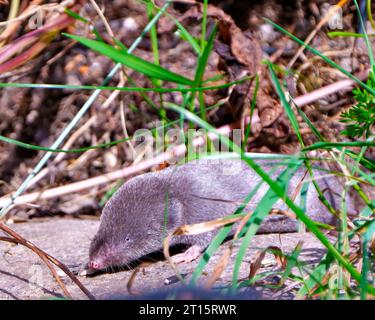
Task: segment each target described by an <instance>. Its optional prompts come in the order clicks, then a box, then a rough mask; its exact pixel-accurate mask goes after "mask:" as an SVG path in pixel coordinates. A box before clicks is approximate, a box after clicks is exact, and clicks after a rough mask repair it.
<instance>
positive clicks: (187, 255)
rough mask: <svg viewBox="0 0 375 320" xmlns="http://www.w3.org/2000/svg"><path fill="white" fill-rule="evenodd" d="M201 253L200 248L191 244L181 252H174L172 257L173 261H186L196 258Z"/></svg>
mask: <svg viewBox="0 0 375 320" xmlns="http://www.w3.org/2000/svg"><path fill="white" fill-rule="evenodd" d="M201 253H202V248H201V247H200V246H198V245H193V246H191V247H190V248H189V249H187V250H186V251H185V252H183V253H179V254H176V255H174V256H173V257H172V261H173V263H176V264H178V263H187V262H192V261H194V260H196V259H197V258H198V257H199V256H200V255H201Z"/></svg>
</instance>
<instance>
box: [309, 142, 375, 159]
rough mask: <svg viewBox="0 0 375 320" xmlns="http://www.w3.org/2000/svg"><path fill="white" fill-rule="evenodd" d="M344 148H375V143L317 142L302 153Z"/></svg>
mask: <svg viewBox="0 0 375 320" xmlns="http://www.w3.org/2000/svg"><path fill="white" fill-rule="evenodd" d="M344 147H375V142H373V141H353V142H349V141H348V142H329V141H327V142H316V143H314V144H313V145H311V146H308V147H305V148H303V150H302V151H303V152H307V151H311V150H317V149H332V148H336V149H339V150H341V149H342V148H344ZM369 161H370V160H369Z"/></svg>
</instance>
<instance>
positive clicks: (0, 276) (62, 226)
mask: <svg viewBox="0 0 375 320" xmlns="http://www.w3.org/2000/svg"><path fill="white" fill-rule="evenodd" d="M98 225H99V222H98V221H92V220H79V219H76V220H73V219H57V218H56V219H55V218H53V219H49V220H47V221H41V220H36V221H33V220H32V221H31V222H28V223H23V224H14V225H11V227H12V228H13V229H14V230H15V231H17V232H18V233H20V234H21V235H22V236H23V237H25V238H26V239H28V240H29V241H31V242H33V243H34V244H36V245H37V246H39V247H40V248H41V249H43V250H45V251H46V252H47V253H49V254H51V255H52V256H54V257H55V258H57V259H59V260H60V261H62V262H63V263H65V264H66V265H67V266H68V267H69V268H71V269H72V270H78V271H81V270H83V267H84V265H85V263H87V258H88V247H89V244H90V240H91V239H92V237H93V236H94V234H95V232H96V230H97V228H98ZM0 234H1V233H0ZM300 240H303V241H304V245H303V251H302V254H301V258H302V260H304V261H306V262H308V263H316V262H318V261H319V259H320V257H321V256H322V255H323V254H324V251H325V250H324V248H323V247H322V245H321V244H320V243H319V242H318V241H317V240H316V239H315V238H314V236H313V235H311V234H309V233H307V234H297V233H294V234H281V235H277V234H269V235H257V236H255V237H254V239H253V241H252V243H251V246H250V249H249V250H248V252H247V254H246V258H245V260H244V262H243V263H242V266H241V269H240V278H245V277H246V276H247V275H248V273H249V266H250V261H251V259H252V257H254V254H255V253H256V252H257V250H259V249H262V248H267V247H268V246H278V247H280V248H281V249H282V250H283V252H285V253H290V252H291V251H292V250H293V249H294V248H295V246H296V244H297V243H298V242H299V241H300ZM227 246H228V243H226V244H224V245H223V246H222V247H221V248H220V250H219V252H218V254H216V255H215V256H214V257H213V258H212V259H211V260H212V261H210V263H209V264H208V266H207V267H206V272H205V275H203V276H202V278H201V280H200V283H201V284H202V285H203V284H204V283H205V280H207V277H209V275H210V274H211V273H212V270H213V267H214V266H215V265H216V263H217V262H218V261H219V259H221V255H222V253H223V249H224V248H225V247H227ZM0 252H1V256H0V299H55V298H59V297H62V296H63V293H62V290H61V288H60V287H59V286H58V284H57V283H56V281H55V280H54V278H53V277H52V275H51V273H50V271H49V270H48V268H47V267H46V266H45V265H44V263H43V262H42V261H41V260H40V258H39V257H38V256H37V255H36V254H35V253H33V252H32V251H30V250H29V249H27V248H25V247H23V246H20V245H13V244H9V243H6V242H0ZM236 252H238V246H235V250H234V251H233V254H232V257H231V261H230V264H229V265H228V267H227V270H225V272H224V273H223V274H222V276H221V278H220V279H219V280H218V282H217V283H216V284H215V287H223V286H228V285H230V283H231V277H232V270H233V261H234V258H235V254H236ZM266 260H267V264H266V265H265V266H264V268H263V271H264V270H272V269H275V268H276V269H277V266H276V262H275V260H274V259H273V257H272V256H271V255H269V256H268V255H267V257H266ZM196 264H197V261H195V262H192V263H188V264H181V265H178V268H179V270H180V272H181V273H182V274H186V275H187V278H189V275H191V273H192V272H193V270H194V268H195V266H196ZM132 273H133V271H120V272H115V273H110V274H100V275H97V276H94V277H86V276H79V279H80V281H81V282H82V283H83V284H84V285H85V286H86V287H87V288H88V289H89V290H90V291H91V292H92V294H93V295H94V296H95V297H96V298H98V299H109V298H112V299H113V298H124V297H129V292H128V289H127V283H128V281H129V278H130V276H131V274H132ZM166 279H171V280H172V281H171V284H169V285H166V284H165V281H166ZM174 279H175V273H174V271H173V269H172V268H171V267H170V265H169V264H168V263H167V262H166V261H158V262H155V263H152V264H150V265H149V266H146V267H142V268H140V271H139V272H138V273H137V276H136V278H135V280H134V283H133V285H132V289H133V291H134V292H136V293H141V294H145V297H150V298H156V297H161V298H163V297H165V295H166V294H164V295H162V294H159V295H158V294H156V295H155V294H153V293H150V292H166V291H167V292H169V291H170V290H171V288H176V287H179V286H180V284H179V282H178V281H173V280H174ZM63 281H64V283H65V284H66V286H67V288H68V290H69V291H70V292H71V294H72V295H73V297H74V298H76V299H85V296H84V295H83V294H82V292H81V291H80V290H79V288H78V287H77V286H76V285H75V284H74V283H73V282H72V281H71V280H70V279H69V278H68V277H63ZM202 292H203V291H202ZM274 293H275V292H273V291H272V290H270V289H264V288H262V287H260V286H258V287H255V288H254V287H252V288H248V289H246V290H244V292H243V294H242V296H241V297H243V298H247V299H267V298H271V297H272V295H273V294H274ZM194 294H195V293H193V296H194ZM277 298H278V299H291V298H293V291H286V292H285V294H282V295H280V296H278V297H277Z"/></svg>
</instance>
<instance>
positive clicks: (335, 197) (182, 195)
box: [89, 159, 364, 270]
mask: <svg viewBox="0 0 375 320" xmlns="http://www.w3.org/2000/svg"><path fill="white" fill-rule="evenodd" d="M256 162H257V164H258V165H259V166H261V167H262V169H263V170H265V171H266V172H268V173H269V174H270V175H271V177H272V178H273V179H276V178H277V177H278V176H279V175H280V174H281V172H282V171H283V170H285V168H286V163H282V161H280V160H264V159H263V160H257V161H256ZM314 179H315V180H316V181H317V183H318V185H319V187H320V189H321V190H322V191H323V192H324V195H325V197H326V198H327V199H328V201H329V202H330V203H331V205H332V206H333V207H334V208H336V209H339V208H340V201H341V193H342V190H343V186H344V181H343V180H341V178H339V177H338V176H337V175H334V174H329V172H327V170H324V169H322V166H321V165H320V166H319V168H314ZM261 181H262V180H261V178H260V177H259V176H258V174H257V173H255V172H254V171H253V170H252V169H251V167H249V166H248V165H247V164H246V163H245V162H244V161H242V160H239V159H237V160H229V159H226V160H222V159H221V160H217V159H216V160H212V159H211V160H210V159H204V160H195V161H192V162H189V163H187V164H184V165H179V166H171V167H169V168H167V169H165V170H162V171H159V172H155V173H146V174H143V175H140V176H138V177H135V178H132V179H130V180H129V181H127V182H126V183H124V184H123V185H122V186H121V188H120V189H119V190H118V191H117V192H116V193H115V194H114V195H113V197H112V198H111V199H110V200H109V201H108V203H107V204H106V206H105V208H104V210H103V213H102V216H101V222H100V227H99V230H98V232H97V234H96V236H95V237H94V239H93V240H92V242H91V245H90V252H89V268H90V269H94V270H99V269H106V268H109V267H115V266H127V265H129V264H130V263H131V262H134V261H137V260H138V259H139V258H140V257H143V256H145V255H148V254H150V253H152V252H155V251H158V250H162V243H163V236H164V235H165V232H168V233H169V232H171V231H173V230H175V229H176V228H177V227H179V226H182V225H185V224H195V223H200V222H204V221H209V220H213V219H217V218H220V217H223V216H225V215H230V214H233V213H234V212H235V211H236V209H237V208H238V207H239V206H240V205H241V203H242V202H243V201H244V200H245V198H246V197H247V196H248V194H249V193H250V192H251V191H252V190H253V188H254V187H256V186H257V184H258V183H259V182H261ZM304 182H307V184H308V185H309V188H308V191H307V196H306V204H305V206H306V210H305V211H306V213H307V215H308V216H309V217H310V218H311V219H313V220H314V221H318V222H323V223H326V224H334V223H335V218H334V216H333V215H332V214H331V213H329V211H328V210H327V208H326V207H325V206H324V205H323V204H322V203H321V201H320V200H319V198H318V194H317V192H316V190H315V187H314V186H313V185H312V183H309V182H311V179H310V176H309V174H308V173H307V172H306V168H305V167H303V166H301V167H300V168H299V169H298V171H297V172H296V174H295V175H294V176H293V177H292V178H291V179H290V182H289V187H288V189H287V193H288V195H289V197H292V198H294V199H295V200H294V201H295V203H296V204H300V202H301V197H300V193H301V192H300V190H301V186H302V185H303V184H304ZM268 189H269V187H268V185H267V184H266V183H263V184H261V185H260V187H259V189H258V190H257V192H256V194H255V195H254V196H253V197H252V198H251V200H250V202H249V203H248V204H247V205H246V207H245V210H244V212H249V211H252V210H254V209H255V208H256V206H257V204H258V203H259V201H260V200H261V199H262V197H263V196H264V194H265V193H266V192H267V191H268ZM346 205H347V208H348V212H349V213H352V214H357V213H358V212H359V211H360V210H361V208H363V207H364V204H363V203H361V204H358V199H353V198H352V196H351V195H350V194H348V196H347V199H346ZM274 208H277V209H280V210H287V209H288V208H287V207H286V205H285V204H284V203H283V201H282V200H280V199H279V200H278V201H277V202H276V204H275V206H274ZM232 229H234V228H232ZM297 229H298V222H297V220H296V219H293V218H290V217H286V216H285V215H269V216H267V217H266V219H264V220H263V223H262V225H261V226H260V228H259V231H258V232H259V233H282V232H295V231H297ZM216 232H217V231H212V232H209V233H204V234H199V235H194V236H179V237H174V238H173V240H172V243H171V245H178V244H182V245H186V246H190V248H189V249H188V250H187V251H186V252H184V253H182V254H179V255H177V256H174V260H175V262H177V263H179V262H188V261H192V260H194V259H195V258H197V257H198V256H199V254H200V253H201V252H202V250H204V249H205V248H206V247H207V246H208V244H209V243H210V241H211V240H212V239H213V237H214V236H215V234H216Z"/></svg>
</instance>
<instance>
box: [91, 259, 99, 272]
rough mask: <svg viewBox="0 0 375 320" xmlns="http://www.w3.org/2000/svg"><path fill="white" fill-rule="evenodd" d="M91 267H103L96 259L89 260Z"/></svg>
mask: <svg viewBox="0 0 375 320" xmlns="http://www.w3.org/2000/svg"><path fill="white" fill-rule="evenodd" d="M89 268H90V269H96V270H98V269H101V265H100V263H99V262H96V261H90V262H89Z"/></svg>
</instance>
